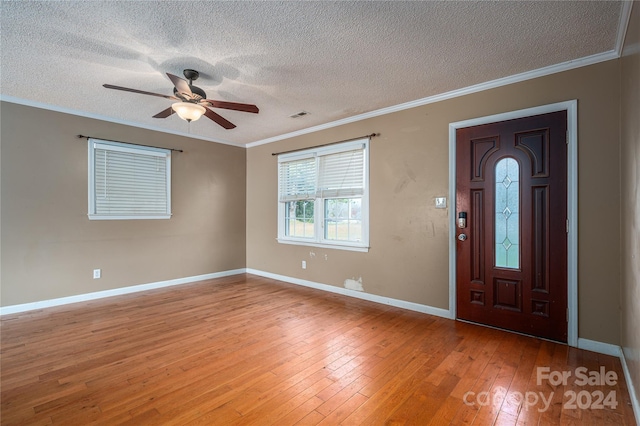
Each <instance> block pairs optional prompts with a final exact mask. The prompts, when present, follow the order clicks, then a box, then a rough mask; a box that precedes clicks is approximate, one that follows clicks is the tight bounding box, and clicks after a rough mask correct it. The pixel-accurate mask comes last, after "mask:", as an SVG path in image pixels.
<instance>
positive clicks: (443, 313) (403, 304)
mask: <svg viewBox="0 0 640 426" xmlns="http://www.w3.org/2000/svg"><path fill="white" fill-rule="evenodd" d="M246 272H247V274H253V275H259V276H261V277H265V278H271V279H274V280H278V281H284V282H287V283H291V284H297V285H301V286H304V287H311V288H315V289H318V290H323V291H328V292H331V293H337V294H342V295H345V296H349V297H355V298H358V299H363V300H368V301H370V302H376V303H380V304H383V305H389V306H395V307H396V308H403V309H408V310H410V311H416V312H422V313H424V314H429V315H435V316H438V317H442V318H448V319H453V317H452V316H451V312H450V311H449V310H447V309H442V308H435V307H433V306H428V305H421V304H419V303H413V302H407V301H404V300H399V299H392V298H390V297H385V296H378V295H376V294H371V293H364V292H361V291H355V290H350V289H347V288H343V287H336V286H333V285H328V284H322V283H317V282H313V281H308V280H304V279H301V278H293V277H288V276H286V275H279V274H273V273H271V272H265V271H260V270H257V269H251V268H247V271H246Z"/></svg>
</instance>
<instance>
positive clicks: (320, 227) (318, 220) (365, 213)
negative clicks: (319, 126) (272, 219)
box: [276, 137, 370, 252]
mask: <svg viewBox="0 0 640 426" xmlns="http://www.w3.org/2000/svg"><path fill="white" fill-rule="evenodd" d="M369 140H370V139H369V138H368V137H367V138H363V139H358V140H354V141H349V142H344V143H340V144H335V145H333V144H332V145H331V146H326V147H317V148H310V149H308V150H304V151H296V152H295V153H289V154H286V153H285V154H280V155H278V174H277V175H278V194H277V203H278V227H277V228H278V236H277V238H276V240H277V241H278V243H280V244H292V245H301V246H310V247H320V248H331V249H337V250H350V251H358V252H368V251H369V248H370V246H369ZM358 147H362V148H363V151H364V188H363V193H362V196H361V197H359V196H358V197H337V198H361V200H362V204H361V206H362V207H361V209H362V213H361V214H362V218H361V220H362V241H360V242H355V241H340V240H328V239H325V233H324V200H327V199H332V198H336V197H319V196H317V195H316V197H315V198H313V201H314V217H313V220H314V227H315V228H314V231H315V236H314V238H302V237H291V236H287V235H286V229H285V215H286V212H285V207H286V203H285V202H281V201H280V188H281V182H280V170H279V164H280V163H282V162H286V161H294V160H299V159H303V158H310V157H314V158H318V157H321V156H324V155H329V154H334V153H339V152H344V151H351V150H353V149H354V148H358Z"/></svg>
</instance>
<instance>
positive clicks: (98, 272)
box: [93, 269, 102, 280]
mask: <svg viewBox="0 0 640 426" xmlns="http://www.w3.org/2000/svg"><path fill="white" fill-rule="evenodd" d="M101 276H102V270H101V269H94V270H93V279H94V280H97V279H98V278H100V277H101Z"/></svg>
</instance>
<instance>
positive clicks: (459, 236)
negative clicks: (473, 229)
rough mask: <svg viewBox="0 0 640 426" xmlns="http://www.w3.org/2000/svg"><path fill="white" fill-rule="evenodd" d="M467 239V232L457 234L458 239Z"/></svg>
mask: <svg viewBox="0 0 640 426" xmlns="http://www.w3.org/2000/svg"><path fill="white" fill-rule="evenodd" d="M466 239H467V234H460V235H458V240H460V241H465V240H466Z"/></svg>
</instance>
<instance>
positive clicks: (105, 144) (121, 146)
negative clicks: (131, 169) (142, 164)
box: [87, 138, 172, 220]
mask: <svg viewBox="0 0 640 426" xmlns="http://www.w3.org/2000/svg"><path fill="white" fill-rule="evenodd" d="M87 143H88V150H87V151H88V154H87V156H88V175H89V176H88V177H89V179H88V213H87V216H88V217H89V220H139V219H170V218H171V215H172V213H171V150H170V149H164V148H155V147H149V146H144V145H135V144H129V143H123V142H114V141H108V140H102V139H95V138H88V139H87ZM96 148H107V149H110V150H113V151H120V152H128V153H132V154H143V155H149V156H154V157H164V158H165V161H166V194H167V210H166V213H162V214H154V215H150V214H147V215H126V214H124V215H122V214H121V215H105V214H97V213H95V211H96V198H95V187H96V180H95V177H96V176H95V173H96V170H95V150H96Z"/></svg>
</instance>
